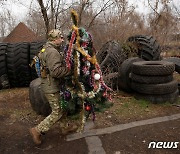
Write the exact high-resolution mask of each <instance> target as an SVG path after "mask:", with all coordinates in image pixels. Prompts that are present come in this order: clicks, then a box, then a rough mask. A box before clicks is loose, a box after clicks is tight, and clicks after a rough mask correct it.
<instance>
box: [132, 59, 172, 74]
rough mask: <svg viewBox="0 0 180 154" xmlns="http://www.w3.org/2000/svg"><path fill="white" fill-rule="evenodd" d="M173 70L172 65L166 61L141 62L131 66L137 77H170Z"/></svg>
mask: <svg viewBox="0 0 180 154" xmlns="http://www.w3.org/2000/svg"><path fill="white" fill-rule="evenodd" d="M174 69H175V66H174V64H173V63H172V62H166V61H141V62H135V63H133V64H132V72H133V73H134V74H139V75H149V76H153V75H156V76H164V75H171V74H172V73H173V72H174Z"/></svg>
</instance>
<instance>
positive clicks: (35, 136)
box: [29, 127, 41, 145]
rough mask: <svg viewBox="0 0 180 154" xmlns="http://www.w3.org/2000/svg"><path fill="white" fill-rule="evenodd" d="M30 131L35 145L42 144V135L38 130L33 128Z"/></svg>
mask: <svg viewBox="0 0 180 154" xmlns="http://www.w3.org/2000/svg"><path fill="white" fill-rule="evenodd" d="M29 131H30V134H31V136H32V138H33V141H34V143H35V144H37V145H39V144H41V133H40V132H39V131H38V130H37V128H35V127H34V128H31V129H30V130H29Z"/></svg>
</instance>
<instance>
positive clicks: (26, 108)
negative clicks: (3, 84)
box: [0, 88, 180, 154]
mask: <svg viewBox="0 0 180 154" xmlns="http://www.w3.org/2000/svg"><path fill="white" fill-rule="evenodd" d="M28 94H29V93H28V88H15V89H7V90H1V91H0V126H1V128H0V153H2V154H10V153H14V154H16V153H17V154H21V153H25V154H29V153H33V154H34V153H43V154H44V153H45V154H46V153H47V154H48V153H62V154H64V153H66V154H76V153H77V154H86V153H88V152H87V151H88V149H87V145H86V142H85V139H80V140H75V141H71V142H67V141H65V137H64V136H62V135H61V133H60V127H59V125H58V123H57V124H56V125H55V126H53V128H52V130H51V131H49V132H48V133H47V134H46V135H45V136H43V138H45V139H44V142H43V144H42V145H41V146H35V145H34V143H33V142H32V139H31V136H30V134H29V128H31V127H33V126H35V125H36V124H38V123H39V122H40V121H41V120H42V119H43V117H42V116H40V115H37V114H36V113H35V112H34V111H33V110H32V108H31V106H30V102H29V96H28ZM179 100H180V99H179ZM179 100H178V101H177V102H176V103H175V104H174V105H172V104H168V103H165V104H151V103H148V102H146V101H137V100H135V99H134V98H133V97H132V96H131V95H129V94H126V93H114V95H113V103H114V105H113V106H112V107H111V108H109V109H107V110H106V111H104V112H99V113H96V121H95V128H104V127H108V126H113V125H117V124H121V123H128V122H131V121H137V120H142V119H148V118H153V117H158V116H165V115H172V114H176V113H180V106H179V104H180V101H179ZM157 126H158V125H157ZM163 127H165V128H168V127H169V123H167V124H166V123H165V124H164V126H163ZM173 127H175V128H177V129H175V130H174V137H175V138H174V139H179V138H180V134H179V128H180V124H179V121H176V123H174V126H173ZM136 129H137V130H136ZM136 129H135V130H134V134H137V133H136V132H140V131H142V130H139V129H140V128H139V129H138V128H136ZM146 129H148V134H147V135H148V136H156V137H157V134H155V133H154V131H151V130H152V129H151V127H147V128H146ZM142 133H145V132H143V131H142ZM127 134H128V132H127V133H122V134H121V138H122V140H121V142H118V143H119V147H122V148H127V149H126V151H128V149H129V146H127V143H126V142H124V141H126V138H127V137H128V138H129V140H131V141H134V136H133V135H128V136H127ZM171 134H173V133H172V132H171ZM113 135H116V134H113ZM113 135H112V136H111V137H110V138H109V136H106V135H105V136H101V138H102V142H103V147H104V148H105V149H106V148H107V147H108V149H107V153H111V152H112V151H117V150H118V149H117V150H116V149H113V148H114V146H113V145H115V144H117V143H116V142H117V141H116V140H113V139H112V138H113ZM137 136H138V135H137ZM172 136H173V135H170V136H168V135H166V138H165V140H167V141H168V139H169V140H170V141H171V140H172V138H173V137H172ZM178 136H179V137H178ZM160 139H161V138H160ZM113 142H114V143H113ZM131 144H132V146H134V144H135V142H131ZM139 144H140V143H139V141H138V142H136V144H135V146H138V145H139ZM111 145H112V146H111ZM130 146H131V145H130ZM142 152H143V151H142ZM130 153H131V151H130ZM132 153H134V152H132Z"/></svg>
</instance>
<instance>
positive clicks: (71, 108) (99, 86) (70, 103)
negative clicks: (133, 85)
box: [60, 11, 112, 129]
mask: <svg viewBox="0 0 180 154" xmlns="http://www.w3.org/2000/svg"><path fill="white" fill-rule="evenodd" d="M71 17H72V20H73V26H72V30H71V31H70V34H69V36H68V39H69V44H68V46H67V48H66V59H65V61H66V66H67V68H68V69H69V70H71V71H72V75H70V76H68V77H66V80H65V81H66V83H65V84H64V87H62V93H61V94H62V96H63V97H62V100H61V102H60V103H61V107H62V108H63V109H65V110H66V111H67V112H68V114H69V115H73V114H76V113H77V114H80V115H81V118H82V129H83V126H84V123H85V121H86V119H87V118H88V117H89V115H90V114H92V119H93V120H95V111H99V110H101V109H102V108H105V107H107V105H106V104H107V101H108V100H111V91H112V90H111V89H110V88H109V87H108V86H107V85H106V84H105V83H104V81H103V76H102V72H101V69H100V66H99V64H98V61H97V59H96V51H95V48H94V47H93V40H92V36H91V34H90V33H88V32H87V31H86V30H85V29H84V28H83V27H78V15H77V13H76V12H75V11H72V12H71Z"/></svg>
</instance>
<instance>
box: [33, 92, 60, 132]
mask: <svg viewBox="0 0 180 154" xmlns="http://www.w3.org/2000/svg"><path fill="white" fill-rule="evenodd" d="M45 96H46V98H47V99H48V101H49V104H50V106H51V109H52V112H51V114H50V115H49V116H47V117H46V118H45V119H44V120H43V121H42V122H41V123H40V124H39V125H38V126H37V127H36V128H37V129H38V131H39V132H41V133H44V132H47V131H48V130H49V129H50V128H51V126H53V125H54V124H55V123H56V122H57V121H58V120H59V119H61V118H62V116H63V111H62V109H61V107H60V104H59V101H60V94H59V93H55V94H45ZM62 122H63V121H62ZM61 125H62V126H63V125H64V124H61Z"/></svg>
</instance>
